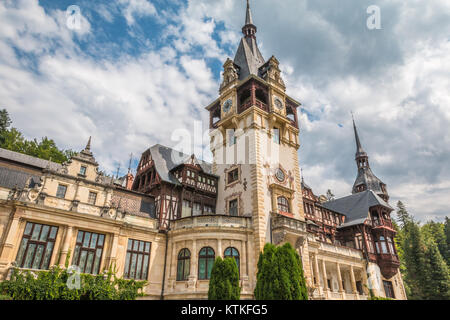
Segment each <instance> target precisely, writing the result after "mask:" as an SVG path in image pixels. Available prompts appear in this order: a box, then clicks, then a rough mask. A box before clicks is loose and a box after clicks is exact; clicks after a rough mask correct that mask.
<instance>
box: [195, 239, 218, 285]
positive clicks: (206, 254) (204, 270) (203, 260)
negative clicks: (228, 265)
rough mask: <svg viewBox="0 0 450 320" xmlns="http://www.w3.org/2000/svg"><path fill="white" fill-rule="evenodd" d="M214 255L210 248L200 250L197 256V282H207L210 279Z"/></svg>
mask: <svg viewBox="0 0 450 320" xmlns="http://www.w3.org/2000/svg"><path fill="white" fill-rule="evenodd" d="M214 259H215V254H214V250H213V249H212V248H210V247H205V248H203V249H202V250H200V254H199V256H198V278H199V280H209V278H210V277H211V270H212V267H213V264H214Z"/></svg>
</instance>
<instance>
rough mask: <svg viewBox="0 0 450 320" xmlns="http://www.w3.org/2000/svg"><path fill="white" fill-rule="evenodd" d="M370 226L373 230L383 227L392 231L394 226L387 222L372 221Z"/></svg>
mask: <svg viewBox="0 0 450 320" xmlns="http://www.w3.org/2000/svg"><path fill="white" fill-rule="evenodd" d="M372 226H373V227H374V228H384V227H388V228H390V229H392V230H394V226H393V225H392V222H391V221H389V220H383V221H380V220H372Z"/></svg>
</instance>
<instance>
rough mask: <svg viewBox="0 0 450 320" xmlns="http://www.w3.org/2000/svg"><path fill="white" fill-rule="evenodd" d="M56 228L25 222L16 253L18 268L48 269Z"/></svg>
mask: <svg viewBox="0 0 450 320" xmlns="http://www.w3.org/2000/svg"><path fill="white" fill-rule="evenodd" d="M57 233H58V227H53V226H48V225H43V224H38V223H32V222H27V224H26V226H25V231H24V233H23V237H22V242H21V243H20V248H19V252H18V253H17V258H16V263H17V265H18V266H19V267H20V268H27V269H48V267H49V264H50V259H51V257H52V253H53V247H54V246H55V239H56V235H57Z"/></svg>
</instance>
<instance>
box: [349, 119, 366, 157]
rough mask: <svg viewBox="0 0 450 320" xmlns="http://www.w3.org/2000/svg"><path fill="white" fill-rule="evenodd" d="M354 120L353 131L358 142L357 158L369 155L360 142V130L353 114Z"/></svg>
mask: <svg viewBox="0 0 450 320" xmlns="http://www.w3.org/2000/svg"><path fill="white" fill-rule="evenodd" d="M352 120H353V130H354V131H355V141H356V158H358V157H359V156H364V155H367V154H366V152H365V151H364V149H363V148H362V146H361V141H360V140H359V135H358V129H357V128H356V123H355V117H354V115H353V112H352Z"/></svg>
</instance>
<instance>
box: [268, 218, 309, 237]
mask: <svg viewBox="0 0 450 320" xmlns="http://www.w3.org/2000/svg"><path fill="white" fill-rule="evenodd" d="M280 228H283V229H289V230H292V231H294V232H297V233H303V232H306V222H304V221H301V220H297V219H294V218H293V217H288V216H284V215H280V214H277V215H276V216H274V217H273V219H272V229H273V230H275V229H280Z"/></svg>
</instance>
